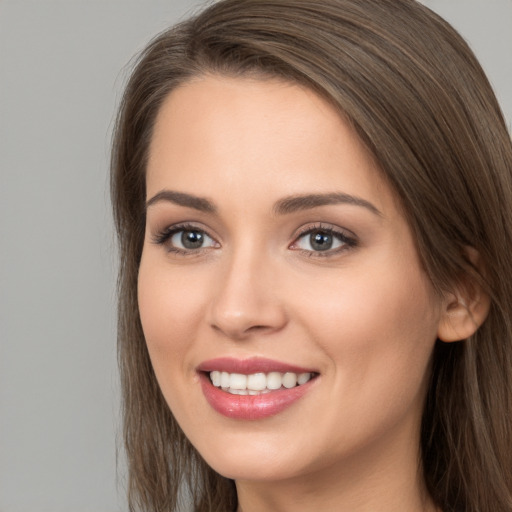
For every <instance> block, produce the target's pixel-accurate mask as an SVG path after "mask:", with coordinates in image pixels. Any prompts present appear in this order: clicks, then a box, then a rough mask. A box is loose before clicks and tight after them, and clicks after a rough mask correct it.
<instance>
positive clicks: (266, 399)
mask: <svg viewBox="0 0 512 512" xmlns="http://www.w3.org/2000/svg"><path fill="white" fill-rule="evenodd" d="M214 370H217V371H223V372H229V373H241V374H244V375H249V374H251V373H260V372H261V373H269V372H272V371H273V372H280V373H286V372H294V373H306V372H311V373H318V372H315V371H314V370H310V369H307V368H301V367H299V366H294V365H290V364H287V363H282V362H279V361H273V360H271V359H264V358H250V359H234V358H229V357H226V358H217V359H212V360H209V361H204V362H203V363H201V364H200V365H199V366H198V367H197V371H198V374H199V380H200V383H201V389H202V391H203V394H204V396H205V398H206V400H207V402H208V403H209V404H210V406H211V407H212V408H213V409H214V410H215V411H217V412H218V413H219V414H222V415H223V416H226V417H227V418H231V419H237V420H260V419H264V418H269V417H271V416H275V415H276V414H279V413H280V412H282V411H284V410H285V409H287V408H288V407H291V406H292V405H293V404H294V403H296V402H297V401H298V400H300V399H301V398H302V397H303V396H304V395H305V394H306V393H308V391H310V389H311V388H312V387H313V386H314V385H315V383H316V381H317V378H316V377H314V378H312V379H311V380H310V381H308V382H307V383H306V384H303V385H301V386H296V387H294V388H290V389H278V390H276V391H271V392H270V393H265V394H262V395H232V394H231V393H227V392H226V391H222V389H219V388H217V387H215V386H214V385H213V384H212V383H211V381H210V378H209V376H208V372H211V371H214Z"/></svg>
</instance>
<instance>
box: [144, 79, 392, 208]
mask: <svg viewBox="0 0 512 512" xmlns="http://www.w3.org/2000/svg"><path fill="white" fill-rule="evenodd" d="M222 187H223V188H222ZM147 188H148V191H147V194H148V197H150V196H151V195H153V194H156V193H158V192H159V191H160V190H161V189H163V188H173V189H177V190H179V191H181V192H190V193H197V194H199V195H206V196H209V195H211V194H213V193H219V196H221V195H222V194H221V192H224V194H225V195H229V196H230V197H232V196H233V195H235V194H236V195H238V196H240V197H243V196H244V194H245V193H246V192H247V189H250V192H252V194H255V193H257V192H260V193H261V192H263V193H264V194H262V198H263V197H265V198H268V199H269V200H270V198H271V197H272V196H278V195H290V194H304V193H317V192H318V193H325V192H332V191H337V192H344V193H349V194H350V193H352V194H358V195H361V194H365V195H369V196H371V197H372V200H373V202H377V203H379V204H377V205H376V206H377V207H378V208H379V209H386V208H387V207H388V206H389V205H388V204H387V203H389V202H390V201H391V202H393V200H392V197H391V195H392V194H391V191H390V189H389V187H388V186H387V184H386V183H384V180H383V179H382V175H381V172H380V170H379V169H378V166H377V165H376V163H375V161H374V159H373V157H372V155H371V154H370V153H369V152H368V150H367V149H366V147H365V146H364V145H363V144H362V142H361V141H360V139H359V138H358V137H357V135H356V134H355V131H354V130H353V129H352V127H351V126H350V125H349V123H347V122H346V120H344V119H343V117H342V116H341V115H340V113H339V112H337V111H336V110H335V109H334V108H333V106H332V105H330V104H329V103H328V102H327V101H325V100H324V99H323V98H321V97H320V96H318V95H317V94H315V93H314V92H312V91H311V90H309V89H307V88H304V87H302V86H300V85H297V84H294V83H289V82H284V81H279V80H271V79H265V80H259V79H250V78H227V77H219V76H207V77H202V78H200V79H196V80H194V81H191V82H188V83H185V84H184V85H182V86H180V87H179V88H177V89H175V90H174V91H173V92H171V93H170V94H169V96H168V97H167V99H166V100H165V102H164V103H163V105H162V107H161V109H160V111H159V114H158V116H157V119H156V123H155V127H154V131H153V139H152V141H151V145H150V152H149V161H148V167H147Z"/></svg>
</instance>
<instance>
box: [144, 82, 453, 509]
mask: <svg viewBox="0 0 512 512" xmlns="http://www.w3.org/2000/svg"><path fill="white" fill-rule="evenodd" d="M163 190H172V191H177V192H181V193H186V194H191V195H194V196H198V197H201V198H207V199H208V200H209V201H211V202H212V203H213V204H214V205H215V207H216V210H217V211H216V212H215V213H213V212H205V211H199V210H197V209H196V208H193V207H190V206H183V205H178V204H175V203H174V202H172V201H167V200H160V201H156V200H155V201H153V202H152V204H150V205H149V206H148V208H147V225H146V237H145V242H144V248H143V254H142V260H141V265H140V272H139V284H138V285H139V288H138V293H139V308H140V314H141V320H142V325H143V329H144V334H145V337H146V341H147V346H148V350H149V354H150V357H151V361H152V364H153V367H154V370H155V374H156V377H157V379H158V382H159V384H160V386H161V389H162V391H163V394H164V396H165V398H166V400H167V403H168V404H169V407H170V408H171V410H172V412H173V414H174V416H175V418H176V420H177V421H178V423H179V424H180V426H181V427H182V429H183V430H184V432H185V434H186V435H187V437H188V438H189V439H190V441H191V442H192V444H193V445H194V446H195V447H196V449H197V450H198V451H199V452H200V453H201V455H202V456H203V457H204V459H205V460H206V461H207V462H208V464H210V465H211V466H212V467H213V468H214V469H215V470H216V471H218V472H219V473H220V474H222V475H224V476H226V477H229V478H233V479H235V481H236V484H237V491H238V496H239V502H240V508H239V510H240V511H242V510H243V512H254V511H264V510H274V511H294V512H297V511H299V512H300V511H310V510H315V507H316V509H318V510H326V511H328V510H337V511H338V510H347V511H351V512H356V511H358V512H360V511H376V510H379V511H380V512H385V511H390V512H391V511H393V512H396V510H404V511H405V510H406V511H420V510H433V509H434V508H433V506H432V504H431V502H430V500H429V498H428V496H427V495H426V493H425V492H424V489H423V480H422V475H421V473H420V470H419V469H418V468H419V429H420V419H421V412H422V408H423V401H424V397H425V392H426V386H427V379H428V375H429V371H430V359H431V354H432V349H433V345H434V343H435V340H436V337H437V335H438V329H439V326H440V325H441V324H443V322H444V323H446V310H447V305H446V303H445V300H444V299H442V298H440V297H439V296H437V295H436V294H435V293H434V291H433V288H432V286H431V283H430V281H429V280H428V278H427V277H426V275H425V274H424V272H423V270H422V266H421V264H420V260H419V257H418V254H417V251H416V248H415V245H414V240H413V237H412V235H411V232H410V229H409V226H408V225H407V222H406V221H405V219H404V217H403V215H402V214H401V212H400V208H399V206H398V205H397V202H396V200H395V198H394V195H393V192H392V191H391V189H390V188H389V187H388V185H387V184H386V183H385V181H384V180H383V179H382V177H381V173H380V172H379V169H378V167H377V165H376V164H375V162H374V161H373V159H372V158H371V156H370V155H369V154H368V152H367V151H366V149H365V148H364V147H363V145H362V143H361V142H360V141H359V139H358V138H357V137H356V135H355V133H354V132H353V131H352V130H351V128H350V127H349V125H348V124H347V123H346V122H345V121H344V120H343V119H342V118H341V117H340V115H339V114H338V113H336V112H335V111H334V109H333V108H332V107H331V106H330V105H329V104H327V103H326V102H325V101H324V100H323V99H321V98H320V97H318V96H317V95H315V94H314V93H313V92H311V91H309V90H307V89H304V88H301V87H300V86H298V85H294V84H289V83H284V82H280V81H277V80H257V79H249V78H227V77H219V76H206V77H202V78H200V79H196V80H194V81H191V82H189V83H187V84H185V85H183V86H181V87H180V88H178V89H176V90H174V91H173V92H172V93H171V94H170V95H169V97H168V98H167V100H166V101H165V103H164V105H163V106H162V108H161V110H160V112H159V115H158V117H157V120H156V124H155V130H154V134H153V139H152V142H151V146H150V153H149V162H148V167H147V198H148V200H151V199H152V198H153V197H155V196H156V195H157V194H158V193H160V192H161V191H163ZM333 191H334V192H339V193H344V194H350V195H351V196H353V197H357V198H360V199H363V200H364V201H367V202H368V203H371V205H372V206H373V207H374V208H375V209H376V210H378V212H376V211H373V210H372V208H369V207H366V206H362V205H357V204H345V203H340V204H328V205H323V206H316V207H313V208H306V209H301V210H298V211H294V212H291V213H286V214H277V213H276V212H275V211H274V205H275V204H276V202H278V201H280V200H282V199H283V198H285V197H288V196H290V195H303V194H312V193H315V194H324V193H332V192H333ZM183 222H186V223H189V224H192V225H193V226H194V228H195V229H198V230H200V231H202V232H204V233H205V234H206V235H208V236H207V237H206V238H205V240H206V243H205V244H204V245H203V246H202V247H201V248H199V249H185V252H176V251H175V250H174V249H176V248H178V249H179V248H180V245H179V244H180V236H179V235H177V236H175V237H174V238H172V240H170V239H167V240H166V241H165V242H164V243H157V242H156V239H157V238H158V237H159V236H160V239H161V238H162V237H161V232H162V231H163V230H165V229H167V228H169V227H170V226H173V225H177V224H180V223H183ZM319 225H320V227H321V228H322V229H324V228H325V227H328V228H333V229H335V230H337V231H340V232H341V233H344V234H345V235H350V237H352V239H354V240H356V242H355V244H354V245H350V244H344V243H343V242H342V241H337V243H336V245H337V248H336V249H332V250H330V251H325V252H322V254H320V252H321V251H316V252H315V251H314V250H313V249H312V247H311V245H310V244H309V236H308V235H302V234H301V233H303V230H304V229H305V228H308V227H316V228H318V227H319ZM301 230H302V231H301ZM160 241H161V240H160ZM182 249H183V247H182ZM226 356H228V357H235V358H238V359H245V358H249V357H253V356H260V357H265V358H270V359H275V360H278V361H283V362H286V363H290V364H293V365H298V366H300V367H307V368H313V369H315V371H317V372H318V373H319V376H318V377H317V378H316V380H315V382H314V385H312V386H311V387H310V390H309V391H308V392H307V393H306V395H305V396H303V397H302V398H301V399H300V400H299V401H298V402H296V403H294V404H293V405H292V406H291V407H289V408H287V409H286V410H284V411H282V412H281V413H279V414H277V415H275V416H272V417H270V418H265V419H261V420H255V421H248V420H240V419H231V418H227V417H224V416H222V415H220V414H219V413H217V412H216V411H214V410H213V409H212V408H211V406H210V405H209V404H208V402H207V401H206V399H205V397H204V395H203V393H202V390H201V386H200V385H199V378H198V374H197V371H196V367H197V366H198V365H199V364H200V363H201V362H202V361H205V360H208V359H212V358H217V357H226Z"/></svg>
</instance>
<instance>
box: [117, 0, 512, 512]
mask: <svg viewBox="0 0 512 512" xmlns="http://www.w3.org/2000/svg"><path fill="white" fill-rule="evenodd" d="M205 73H217V74H221V75H229V76H240V75H248V74H249V75H256V76H259V77H261V78H263V79H264V78H265V77H278V78H283V79H285V80H289V81H293V82H298V83H300V84H302V85H305V86H306V87H309V88H310V89H312V90H314V91H316V92H317V93H318V94H320V95H321V96H322V97H324V98H326V99H327V100H328V101H330V102H331V104H332V105H333V106H334V107H335V108H337V109H339V111H340V112H341V113H343V115H344V117H345V119H348V120H349V121H350V122H351V123H352V124H353V126H354V127H355V129H356V130H357V132H358V134H359V136H360V138H361V140H362V141H363V142H364V143H365V144H366V146H367V148H368V150H369V151H370V152H371V153H372V154H373V155H374V157H375V159H376V161H377V162H378V163H379V166H380V169H381V170H382V172H383V173H384V175H385V176H386V178H387V180H388V182H389V183H390V185H391V187H392V188H393V189H394V190H395V192H396V194H397V195H398V197H399V199H400V202H401V205H402V207H403V211H404V212H405V215H406V217H407V219H408V222H409V224H410V226H411V229H412V231H413V233H414V236H415V240H416V244H417V248H418V252H419V254H420V256H421V259H422V262H423V265H424V267H425V270H426V272H427V274H428V276H429V277H430V279H431V281H432V283H433V284H434V286H435V287H436V289H437V290H438V291H440V292H442V291H445V290H447V289H450V288H451V287H453V286H455V285H456V283H457V282H458V281H459V280H460V279H461V278H463V276H467V275H470V276H471V279H476V280H478V281H479V283H480V285H481V286H484V287H485V290H486V291H487V293H489V294H490V297H491V301H492V304H491V309H490V312H489V315H488V318H487V320H486V321H485V323H484V324H483V326H482V327H481V328H480V329H479V330H478V331H477V332H476V334H475V335H473V336H472V337H470V338H469V339H466V340H463V341H461V342H458V343H450V344H445V343H441V342H440V341H438V342H437V344H436V347H435V350H434V354H433V371H432V376H431V383H430V388H429V391H428V396H427V398H426V405H425V410H424V414H423V421H422V432H421V453H422V460H421V463H422V466H423V474H424V478H425V481H426V485H427V489H428V491H429V493H430V495H431V496H432V498H433V500H434V502H435V503H436V504H437V505H438V506H439V507H440V508H441V509H442V510H443V511H444V512H452V511H453V512H455V511H464V512H477V511H478V512H505V511H510V510H512V427H511V421H512V144H511V140H510V136H509V134H508V131H507V128H506V125H505V122H504V119H503V116H502V114H501V111H500V108H499V106H498V103H497V101H496V99H495V96H494V94H493V92H492V89H491V87H490V85H489V83H488V81H487V79H486V77H485V75H484V73H483V71H482V69H481V67H480V65H479V64H478V62H477V60H476V58H475V57H474V55H473V53H472V52H471V50H470V49H469V48H468V46H467V44H466V43H465V42H464V40H463V39H462V38H461V37H460V36H459V35H458V34H457V33H456V32H455V31H454V30H453V29H452V28H451V27H450V26H449V25H448V24H447V23H446V22H444V21H443V20H442V19H441V18H439V17H438V16H437V15H435V14H434V13H432V12H431V11H429V10H428V9H427V8H425V7H423V6H422V5H420V4H419V3H417V2H415V1H414V0H379V1H375V0H222V1H220V2H216V3H213V4H212V5H210V6H209V7H208V8H207V9H205V10H203V11H202V12H200V13H199V14H197V15H196V16H194V17H193V18H191V19H189V20H187V21H185V22H183V23H181V24H179V25H177V26H175V27H173V28H171V29H169V30H168V31H166V32H164V33H162V34H161V35H159V36H158V37H156V38H155V39H154V40H153V41H152V42H151V43H150V44H149V45H148V47H147V48H146V49H145V50H144V51H143V52H142V54H141V55H140V56H139V59H138V61H137V64H136V66H135V69H134V71H133V73H132V75H131V78H130V80H129V83H128V85H127V88H126V91H125V94H124V97H123V100H122V103H121V106H120V110H119V115H118V120H117V125H116V129H115V134H114V143H113V155H112V174H111V186H112V200H113V206H114V217H115V223H116V227H117V233H118V237H119V245H120V259H121V261H120V273H119V334H118V336H119V340H118V341H119V361H120V367H121V377H122V389H123V406H124V439H125V448H126V451H127V456H128V465H129V489H128V491H129V500H130V510H132V511H135V510H139V509H140V510H144V511H145V512H157V511H160V512H161V511H164V510H165V511H177V510H182V509H183V508H184V505H183V504H181V503H180V499H182V498H183V499H185V500H191V502H192V503H193V504H194V505H193V506H194V507H195V510H196V511H204V512H206V511H208V512H213V511H219V512H226V511H228V510H234V509H235V508H236V503H237V500H236V492H235V487H234V483H233V482H232V481H230V480H228V479H226V478H224V477H222V476H220V475H218V474H217V473H215V472H214V471H213V470H212V469H211V468H209V467H208V466H207V465H206V464H205V462H204V461H203V460H202V459H201V457H200V455H199V454H198V453H197V452H196V451H195V449H194V448H193V447H192V446H191V445H190V443H189V442H188V440H187V439H186V437H185V435H184V434H183V432H182V431H181V430H180V428H179V427H178V425H177V424H176V422H175V420H174V418H173V416H172V413H171V412H170V410H169V408H168V407H167V405H166V403H165V401H164V399H163V397H162V395H161V393H160V390H159V388H158V385H157V382H156V379H155V376H154V374H153V370H152V368H151V364H150V360H149V357H148V352H147V350H146V345H145V341H144V337H143V333H142V328H141V324H140V319H139V312H138V307H137V292H136V285H137V272H138V267H139V261H140V257H141V251H142V244H143V236H144V225H145V214H144V201H145V166H146V160H147V153H148V146H149V142H150V139H151V134H152V128H153V124H154V121H155V116H156V114H157V112H158V110H159V108H160V105H161V104H162V101H163V100H164V99H165V97H166V96H167V95H168V94H169V93H170V91H172V90H173V89H174V88H175V87H177V86H178V85H180V84H183V83H185V82H186V81H187V80H190V79H191V78H193V77H197V76H200V75H203V74H205ZM468 247H472V248H474V249H475V250H476V251H478V253H479V254H480V261H481V264H480V265H479V266H478V267H476V266H474V265H472V263H471V261H470V259H469V258H468V251H467V248H468ZM482 268H483V269H485V271H484V272H482V271H481V269H482Z"/></svg>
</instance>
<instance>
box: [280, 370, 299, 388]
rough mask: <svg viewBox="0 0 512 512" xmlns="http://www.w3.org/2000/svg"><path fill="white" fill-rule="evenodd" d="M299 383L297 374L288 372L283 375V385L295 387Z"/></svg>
mask: <svg viewBox="0 0 512 512" xmlns="http://www.w3.org/2000/svg"><path fill="white" fill-rule="evenodd" d="M296 384H297V374H296V373H292V372H288V373H285V374H284V375H283V386H284V387H285V388H287V389H290V388H294V387H295V386H296Z"/></svg>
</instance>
